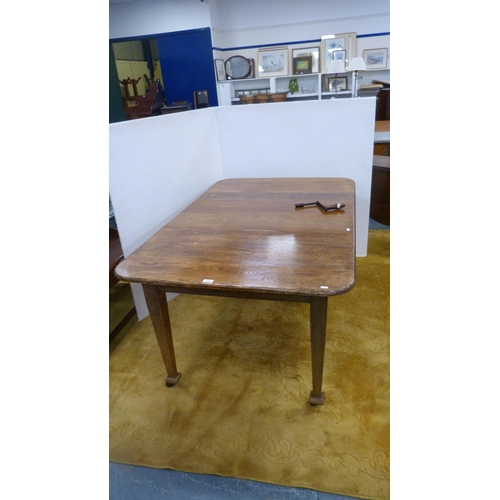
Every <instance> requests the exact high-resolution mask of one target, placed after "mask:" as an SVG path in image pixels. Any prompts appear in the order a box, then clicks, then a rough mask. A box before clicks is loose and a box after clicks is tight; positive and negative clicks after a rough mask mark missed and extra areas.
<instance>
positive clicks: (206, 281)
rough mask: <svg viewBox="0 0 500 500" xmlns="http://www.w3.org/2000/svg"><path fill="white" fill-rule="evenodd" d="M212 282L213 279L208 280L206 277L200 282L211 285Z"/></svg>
mask: <svg viewBox="0 0 500 500" xmlns="http://www.w3.org/2000/svg"><path fill="white" fill-rule="evenodd" d="M213 282H214V280H208V279H204V280H203V281H202V283H206V284H207V285H211V284H212V283H213Z"/></svg>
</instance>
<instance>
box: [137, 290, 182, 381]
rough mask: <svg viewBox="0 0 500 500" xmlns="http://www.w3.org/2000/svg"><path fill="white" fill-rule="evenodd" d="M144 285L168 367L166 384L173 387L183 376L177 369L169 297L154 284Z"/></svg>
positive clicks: (154, 325) (157, 337)
mask: <svg viewBox="0 0 500 500" xmlns="http://www.w3.org/2000/svg"><path fill="white" fill-rule="evenodd" d="M142 287H143V289H144V295H145V297H146V303H147V305H148V309H149V314H150V315H151V322H152V323H153V329H154V331H155V334H156V339H157V340H158V345H159V346H160V351H161V355H162V357H163V362H164V363H165V368H166V369H167V375H168V376H167V379H166V385H167V387H172V386H173V385H175V384H177V382H178V381H179V379H180V378H181V374H180V373H179V372H178V371H177V366H176V364H175V352H174V343H173V341H172V328H171V326H170V316H169V314H168V304H167V297H166V295H165V292H161V291H159V290H158V289H157V288H156V287H155V286H154V285H143V286H142Z"/></svg>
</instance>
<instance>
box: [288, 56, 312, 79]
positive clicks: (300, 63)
mask: <svg viewBox="0 0 500 500" xmlns="http://www.w3.org/2000/svg"><path fill="white" fill-rule="evenodd" d="M311 71H312V57H311V56H304V57H294V58H293V71H292V72H293V74H294V75H308V74H309V73H311Z"/></svg>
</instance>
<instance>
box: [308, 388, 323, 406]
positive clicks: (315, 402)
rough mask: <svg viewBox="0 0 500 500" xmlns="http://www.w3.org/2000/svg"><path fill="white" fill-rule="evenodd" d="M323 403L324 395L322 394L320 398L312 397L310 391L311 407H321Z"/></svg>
mask: <svg viewBox="0 0 500 500" xmlns="http://www.w3.org/2000/svg"><path fill="white" fill-rule="evenodd" d="M324 403H325V393H324V392H322V393H321V395H320V396H313V391H311V395H310V396H309V404H312V405H322V404H324Z"/></svg>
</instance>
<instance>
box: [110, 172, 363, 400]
mask: <svg viewBox="0 0 500 500" xmlns="http://www.w3.org/2000/svg"><path fill="white" fill-rule="evenodd" d="M316 200H318V201H320V202H321V203H322V204H323V205H326V206H329V205H334V204H336V203H343V204H345V207H344V208H343V209H342V210H339V211H333V212H324V211H322V210H321V209H320V208H318V207H306V208H299V209H296V208H295V204H296V203H308V202H314V201H316ZM355 259H356V255H355V187H354V182H353V181H352V180H350V179H339V178H287V179H282V178H280V179H227V180H224V181H220V182H218V183H217V184H215V185H214V186H213V187H212V188H211V189H209V190H208V191H207V192H206V193H205V194H204V195H203V196H201V197H200V198H198V199H197V200H196V201H195V202H194V203H192V204H191V205H190V206H189V207H188V208H186V209H185V210H184V211H183V212H181V213H180V214H179V215H178V216H177V217H175V218H174V219H173V220H172V221H171V222H169V223H168V224H167V225H166V226H164V227H163V228H162V229H160V230H159V231H158V232H157V233H156V234H155V235H153V236H152V237H151V238H150V239H149V240H148V241H147V242H146V243H144V244H143V245H142V246H141V247H140V248H138V249H137V250H136V251H135V252H134V253H133V254H131V255H130V256H129V257H128V258H127V259H125V260H124V261H123V262H121V263H120V264H119V265H118V267H117V268H116V274H117V276H118V277H119V278H120V279H122V280H124V281H130V282H137V283H142V284H144V285H147V286H145V287H144V288H145V291H147V292H146V293H147V295H146V299H147V303H148V308H150V314H151V319H152V321H153V326H154V328H155V332H156V334H157V338H158V342H159V344H160V349H161V350H162V354H163V356H164V361H165V366H166V368H167V372H168V374H169V379H170V383H175V380H176V379H177V380H178V376H180V375H179V374H178V373H177V369H176V367H175V356H174V352H173V343H172V338H171V331H170V324H169V322H168V321H167V320H168V308H167V304H166V301H165V302H164V303H163V299H158V297H160V296H162V295H163V297H164V292H167V291H169V292H178V293H194V294H208V295H223V296H231V297H250V298H260V299H272V300H287V301H302V302H309V303H310V304H311V347H312V371H313V390H312V392H311V397H310V400H309V402H310V403H312V404H322V402H323V393H322V392H321V385H322V376H323V354H324V336H325V330H326V299H327V298H328V297H329V296H331V295H336V294H339V293H344V292H347V291H348V290H350V289H351V288H352V287H353V286H354V283H355V262H356V260H355Z"/></svg>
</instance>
